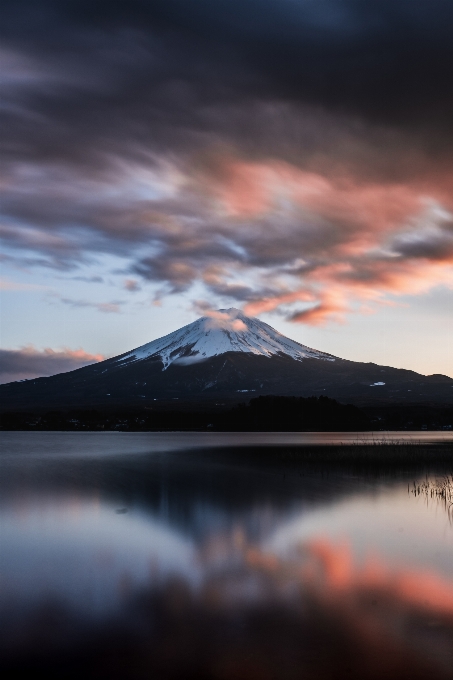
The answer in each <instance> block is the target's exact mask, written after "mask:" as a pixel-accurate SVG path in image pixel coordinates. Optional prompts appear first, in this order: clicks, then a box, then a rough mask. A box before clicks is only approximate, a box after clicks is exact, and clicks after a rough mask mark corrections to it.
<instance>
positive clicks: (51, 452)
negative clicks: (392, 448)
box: [0, 432, 453, 680]
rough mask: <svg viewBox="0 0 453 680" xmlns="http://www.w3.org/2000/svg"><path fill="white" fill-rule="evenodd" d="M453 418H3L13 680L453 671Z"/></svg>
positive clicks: (1, 557) (6, 673) (7, 642)
mask: <svg viewBox="0 0 453 680" xmlns="http://www.w3.org/2000/svg"><path fill="white" fill-rule="evenodd" d="M386 440H387V441H388V442H393V443H395V442H402V443H405V442H406V443H407V442H409V443H421V444H423V445H427V446H430V445H433V446H437V445H439V444H443V445H445V446H448V443H450V444H451V443H453V435H452V433H451V432H416V433H395V432H391V433H382V432H379V433H375V434H372V433H358V434H357V433H300V434H299V433H227V434H222V433H187V432H183V433H116V432H102V433H88V432H71V433H62V432H50V433H47V432H3V433H2V434H1V454H0V667H1V669H2V677H5V678H6V677H8V678H9V677H16V676H17V677H19V675H20V674H25V675H27V674H32V673H33V674H35V673H36V672H39V671H40V672H43V673H45V674H46V676H47V678H57V677H58V678H62V677H64V678H76V677H77V678H80V677H84V678H131V679H134V680H135V679H136V678H145V677H146V678H164V679H166V678H172V679H173V678H174V679H176V678H206V679H208V678H212V679H218V680H228V679H230V678H231V679H235V680H236V679H244V680H245V679H247V680H254V679H259V680H261V679H263V680H268V679H272V678H276V679H278V680H280V679H282V680H286V679H293V678H308V679H312V678H313V679H316V680H319V679H321V680H322V679H324V678H339V679H343V678H345V679H346V678H360V679H365V680H366V679H368V678H370V679H371V678H386V679H388V678H395V679H396V678H398V679H400V678H406V677H408V678H409V677H410V678H412V679H414V678H415V679H418V678H427V677H433V678H453V522H452V512H451V507H452V506H451V505H450V504H451V503H452V501H453V478H452V473H453V453H452V464H451V465H450V464H449V462H448V460H447V462H446V461H445V459H444V460H443V462H442V464H438V463H437V462H436V457H435V455H433V459H432V461H431V460H428V462H425V463H423V464H418V465H413V464H411V463H410V462H408V463H407V465H404V464H403V465H399V466H398V467H392V468H391V469H387V468H386V466H385V465H383V466H381V467H379V466H378V467H377V468H376V467H373V468H370V469H361V468H360V466H359V467H357V466H351V465H346V464H344V465H340V464H339V465H325V464H322V463H321V462H320V463H319V464H317V462H316V459H315V458H314V459H312V460H310V461H309V462H307V461H303V460H291V457H289V458H288V457H285V456H283V457H279V456H275V455H266V451H267V450H268V449H269V448H270V447H271V448H272V451H278V450H279V449H281V451H282V452H288V451H289V452H291V451H292V450H293V449H294V450H295V449H296V448H297V447H301V446H302V447H303V446H308V445H310V446H312V447H313V446H314V447H319V448H320V450H321V449H322V448H323V447H325V446H333V445H338V446H347V445H350V446H355V445H356V444H359V445H360V444H362V443H364V442H367V443H371V444H373V443H377V444H382V442H384V441H386Z"/></svg>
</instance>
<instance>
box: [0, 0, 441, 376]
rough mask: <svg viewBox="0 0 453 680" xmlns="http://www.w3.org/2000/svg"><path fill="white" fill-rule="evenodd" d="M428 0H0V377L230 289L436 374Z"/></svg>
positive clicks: (87, 354)
mask: <svg viewBox="0 0 453 680" xmlns="http://www.w3.org/2000/svg"><path fill="white" fill-rule="evenodd" d="M452 26H453V4H452V3H451V1H450V0H215V2H212V1H209V2H208V1H207V0H127V1H126V0H124V1H122V2H115V0H109V2H106V1H105V0H89V1H88V0H3V2H2V4H1V9H0V43H1V48H0V69H1V71H0V117H1V120H0V138H1V141H0V143H1V160H0V205H1V236H2V250H1V256H0V265H1V272H0V289H1V348H2V349H1V350H0V381H3V382H5V381H9V380H15V379H21V378H26V377H34V376H36V375H47V374H52V373H57V372H60V371H62V370H70V369H72V368H76V367H78V366H81V365H84V364H86V363H89V362H92V361H97V360H100V359H102V358H103V357H109V356H114V355H116V354H120V353H122V352H125V351H127V350H130V349H132V348H134V347H137V346H139V345H140V344H144V343H145V342H149V341H150V340H152V339H155V338H157V337H160V336H162V335H164V334H166V333H169V332H171V331H173V330H175V329H177V328H179V327H181V326H182V325H184V324H187V323H190V322H191V321H194V320H195V319H196V318H198V316H200V315H201V314H203V313H204V312H205V311H206V310H209V309H218V308H229V307H236V308H240V309H243V310H244V311H245V313H247V314H250V315H253V316H258V317H259V318H261V319H262V320H264V321H266V322H267V323H270V324H271V325H272V326H274V327H275V328H277V329H278V330H279V331H281V332H282V333H284V334H285V335H288V336H290V337H291V338H293V339H295V340H298V341H299V342H302V343H303V344H306V345H309V346H311V347H315V348H316V349H319V350H322V351H326V352H329V353H331V354H334V355H336V356H341V357H343V358H346V359H353V360H356V361H373V362H375V363H379V364H385V365H391V366H396V367H402V368H411V369H413V370H416V371H419V372H421V373H425V374H431V373H443V374H447V375H450V376H453V340H452V338H453V313H452V311H453V305H452V301H453V296H452V289H453V89H452V87H451V83H452V82H453V35H452V33H453V29H452Z"/></svg>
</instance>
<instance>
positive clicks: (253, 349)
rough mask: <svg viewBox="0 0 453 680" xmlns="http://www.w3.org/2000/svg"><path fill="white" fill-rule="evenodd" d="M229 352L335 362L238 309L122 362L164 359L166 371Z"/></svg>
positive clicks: (155, 342)
mask: <svg viewBox="0 0 453 680" xmlns="http://www.w3.org/2000/svg"><path fill="white" fill-rule="evenodd" d="M225 352H248V353H250V354H257V355H262V356H266V357H270V356H272V355H273V354H285V355H287V356H290V357H292V358H293V359H296V360H299V361H300V360H301V359H307V358H311V359H325V360H328V361H335V358H334V357H332V356H331V355H330V354H324V353H323V352H318V351H316V350H314V349H310V347H306V346H305V345H301V344H300V343H299V342H296V341H295V340H290V338H287V337H285V336H284V335H282V334H281V333H279V332H278V331H276V330H275V328H272V326H269V325H268V324H267V323H264V321H260V320H259V319H256V318H251V317H248V316H246V315H245V314H244V313H243V312H241V311H240V310H239V309H235V308H234V307H232V308H231V309H219V310H217V311H213V312H209V315H207V316H202V317H201V318H200V319H197V321H194V322H193V323H190V324H188V325H187V326H183V327H182V328H180V329H179V330H177V331H174V332H173V333H170V334H169V335H165V336H164V337H163V338H158V339H157V340H153V341H152V342H149V343H147V344H146V345H142V346H141V347H138V348H137V349H134V350H132V351H131V352H128V353H127V354H126V355H123V356H122V357H121V358H120V359H119V361H126V360H129V361H139V360H141V359H147V358H149V357H160V358H161V360H162V362H163V364H164V370H165V369H166V368H168V366H169V365H170V364H171V363H173V362H177V363H178V364H189V363H193V362H196V361H202V360H203V359H207V358H209V357H214V356H217V355H219V354H224V353H225Z"/></svg>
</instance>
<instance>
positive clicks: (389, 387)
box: [0, 309, 453, 412]
mask: <svg viewBox="0 0 453 680" xmlns="http://www.w3.org/2000/svg"><path fill="white" fill-rule="evenodd" d="M266 394H274V395H291V396H302V397H306V396H312V395H327V396H329V397H333V398H335V399H338V400H339V401H342V402H347V403H353V404H356V405H365V404H368V405H370V404H376V405H378V404H392V403H416V402H419V403H420V402H424V403H428V402H429V403H439V404H452V403H453V379H452V378H449V377H447V376H444V375H431V376H424V375H421V374H419V373H415V372H414V371H409V370H404V369H397V368H391V367H389V366H379V365H377V364H372V363H361V362H355V361H347V360H345V359H340V358H338V357H335V356H332V355H330V354H326V353H325V352H320V351H317V350H314V349H311V348H310V347H306V346H305V345H302V344H300V343H298V342H296V341H295V340H290V339H289V338H287V337H285V336H284V335H282V334H281V333H279V332H278V331H276V330H275V329H274V328H272V327H271V326H269V325H268V324H266V323H264V322H263V321H260V320H259V319H255V318H249V317H247V316H245V314H243V313H242V312H241V311H239V310H237V309H220V310H218V311H217V312H214V313H212V314H211V315H209V316H204V317H202V318H200V319H198V320H197V321H194V322H193V323H191V324H188V325H187V326H184V327H183V328H181V329H179V330H177V331H175V332H173V333H170V334H169V335H166V336H164V337H163V338H159V339H157V340H153V341H152V342H150V343H147V344H146V345H142V346H141V347H138V348H136V349H134V350H132V351H130V352H126V353H125V354H122V355H120V356H118V357H113V358H112V359H107V360H106V361H102V362H99V363H97V364H93V365H91V366H86V367H84V368H80V369H78V370H76V371H70V372H69V373H61V374H59V375H55V376H52V377H49V378H38V379H33V380H27V381H22V382H15V383H8V384H6V385H0V410H1V411H3V412H5V411H14V410H18V411H20V410H22V411H23V410H29V411H36V410H50V409H69V408H71V409H72V408H83V409H87V408H98V409H99V408H101V409H105V408H107V409H110V408H113V409H135V408H146V409H158V408H169V407H170V406H171V407H172V408H175V407H182V406H183V404H184V405H186V407H187V405H189V406H191V407H192V408H193V407H194V406H195V405H196V406H197V407H203V408H206V407H207V406H209V407H210V406H213V407H214V406H216V407H219V406H220V407H221V406H229V405H231V404H234V403H238V402H243V401H248V400H249V399H250V398H251V397H256V396H259V395H266ZM178 402H179V403H178Z"/></svg>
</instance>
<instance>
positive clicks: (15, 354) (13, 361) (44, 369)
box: [0, 345, 105, 383]
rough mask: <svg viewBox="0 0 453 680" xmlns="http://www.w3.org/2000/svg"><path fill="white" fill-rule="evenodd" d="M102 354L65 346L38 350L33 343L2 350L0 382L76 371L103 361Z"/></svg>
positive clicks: (0, 352) (0, 356)
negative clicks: (19, 347)
mask: <svg viewBox="0 0 453 680" xmlns="http://www.w3.org/2000/svg"><path fill="white" fill-rule="evenodd" d="M104 358H105V357H104V356H103V355H102V354H90V353H89V352H85V350H83V349H76V350H71V349H67V348H63V349H61V350H53V349H51V348H50V347H47V348H45V349H43V350H37V349H35V348H34V347H33V346H32V345H29V346H27V347H22V348H21V349H17V350H13V349H10V350H7V349H2V350H0V382H1V383H7V382H13V381H15V380H28V379H31V378H39V377H41V376H50V375H55V374H57V373H65V372H66V371H74V370H76V369H77V368H82V366H87V365H88V364H93V363H96V362H97V361H103V359H104Z"/></svg>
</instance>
